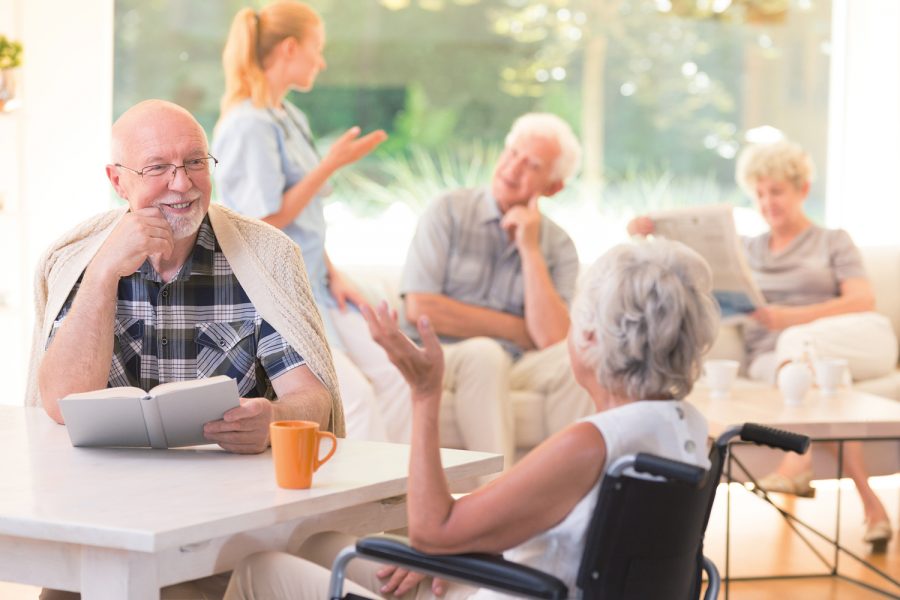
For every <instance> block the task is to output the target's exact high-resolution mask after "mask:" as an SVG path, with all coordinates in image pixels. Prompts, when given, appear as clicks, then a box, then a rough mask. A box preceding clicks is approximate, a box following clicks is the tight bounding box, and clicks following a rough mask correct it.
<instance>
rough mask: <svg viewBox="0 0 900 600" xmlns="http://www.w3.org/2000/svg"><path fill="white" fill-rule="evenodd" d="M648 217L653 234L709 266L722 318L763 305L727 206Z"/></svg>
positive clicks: (670, 211)
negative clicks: (684, 248) (685, 248)
mask: <svg viewBox="0 0 900 600" xmlns="http://www.w3.org/2000/svg"><path fill="white" fill-rule="evenodd" d="M648 216H649V217H650V218H651V219H652V220H653V227H654V235H659V236H660V237H665V238H668V239H671V240H676V241H679V242H681V243H683V244H685V245H686V246H688V247H690V248H692V249H693V250H694V251H696V252H697V253H698V254H699V255H700V256H702V257H703V258H704V259H705V260H706V262H707V263H709V267H710V269H711V270H712V274H713V289H714V290H715V296H716V299H717V300H719V304H720V307H721V308H722V316H723V318H727V317H730V316H732V315H735V314H746V313H748V312H752V311H753V310H754V309H755V308H756V307H759V306H762V305H763V304H765V303H766V301H765V298H764V297H763V295H762V292H760V291H759V288H758V287H757V285H756V282H755V281H754V280H753V274H752V272H751V271H750V267H749V266H748V265H747V259H746V257H745V256H744V249H743V246H742V244H741V240H740V238H739V237H738V235H737V231H736V230H735V227H734V216H733V214H732V207H731V206H728V205H716V206H699V207H692V208H682V209H675V210H669V211H659V212H656V213H650V214H649V215H648Z"/></svg>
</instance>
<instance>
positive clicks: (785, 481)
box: [628, 140, 897, 549]
mask: <svg viewBox="0 0 900 600" xmlns="http://www.w3.org/2000/svg"><path fill="white" fill-rule="evenodd" d="M812 177H813V165H812V160H811V159H810V157H809V154H807V153H806V152H805V151H804V150H803V149H802V148H800V146H798V145H797V144H794V143H791V142H789V141H787V140H783V141H780V142H776V143H773V144H765V145H757V146H750V147H748V148H747V149H745V150H744V152H743V153H742V154H741V156H740V157H739V158H738V162H737V182H738V184H739V185H740V186H741V188H742V189H743V190H744V191H745V192H746V193H747V194H748V195H750V196H751V197H753V198H754V199H755V200H756V205H757V208H758V209H759V212H760V213H761V214H762V217H763V219H765V221H766V223H767V224H768V226H769V231H767V232H766V233H763V234H762V235H759V236H756V237H749V238H744V239H743V243H744V250H745V253H746V258H747V261H748V263H749V265H750V268H751V270H752V272H753V277H754V279H755V280H756V283H757V285H758V286H759V288H760V290H761V291H762V293H763V296H764V297H765V299H766V302H767V304H765V305H764V306H761V307H759V308H757V309H756V310H755V311H754V312H753V313H751V314H750V320H749V323H748V324H747V325H746V326H745V327H744V328H743V335H744V345H745V350H746V356H747V363H746V364H745V368H746V374H747V375H748V376H749V377H750V378H751V379H756V380H762V381H768V382H772V383H774V382H775V378H776V374H777V371H778V369H779V368H780V367H781V366H783V365H784V364H786V363H787V362H789V361H791V360H797V359H805V360H811V359H812V357H813V356H812V355H817V356H819V357H825V356H828V357H835V358H844V359H846V360H847V363H848V366H849V371H850V375H851V376H852V377H853V379H857V380H859V379H869V378H872V377H878V376H881V375H884V374H886V373H889V372H890V371H891V370H892V369H893V368H894V367H895V365H896V364H897V339H896V337H895V335H894V332H893V329H892V328H891V324H890V321H889V320H888V319H887V318H886V317H884V316H883V315H879V314H878V313H875V312H874V309H875V297H874V294H873V292H872V286H871V284H870V283H869V280H868V278H867V277H866V273H865V269H864V267H863V263H862V258H861V256H860V253H859V250H858V249H857V248H856V246H855V245H854V243H853V241H852V240H851V239H850V236H849V235H848V234H847V232H845V231H843V230H841V229H825V228H823V227H820V226H818V225H816V224H814V223H813V222H812V221H811V220H810V218H809V217H808V216H807V215H806V213H805V212H804V210H803V206H804V202H805V200H806V198H807V196H808V195H809V189H810V183H811V181H812ZM653 231H654V226H653V220H652V219H651V218H650V217H647V216H643V217H637V218H635V219H633V220H632V221H631V222H630V223H629V224H628V232H629V233H630V234H631V235H649V234H651V233H653ZM810 461H811V454H810V453H807V454H805V455H803V456H799V455H789V456H788V457H787V458H786V459H785V460H784V461H783V462H782V463H781V465H780V466H779V467H778V469H777V470H776V471H775V472H774V473H772V474H770V475H768V476H766V477H764V478H763V479H762V480H760V485H762V486H763V487H764V488H765V489H767V490H769V491H775V492H783V493H788V494H796V495H800V496H812V495H813V493H814V490H813V489H812V487H810V480H811V478H812V470H811V463H810ZM844 468H845V469H846V471H847V473H848V474H850V476H851V477H852V478H853V481H854V483H855V484H856V488H857V490H858V491H859V494H860V497H861V499H862V503H863V508H864V510H865V515H866V531H865V535H864V539H865V541H867V542H870V543H872V544H873V546H874V547H875V548H877V549H883V548H884V546H885V545H886V543H887V541H888V540H890V538H891V535H892V532H891V526H890V522H889V520H888V516H887V513H886V512H885V509H884V506H883V505H882V504H881V502H880V501H879V499H878V497H877V496H876V495H875V493H874V492H873V491H872V488H871V487H870V486H869V483H868V474H867V472H866V470H865V465H864V462H863V454H862V444H861V443H859V442H857V443H848V444H846V445H845V450H844Z"/></svg>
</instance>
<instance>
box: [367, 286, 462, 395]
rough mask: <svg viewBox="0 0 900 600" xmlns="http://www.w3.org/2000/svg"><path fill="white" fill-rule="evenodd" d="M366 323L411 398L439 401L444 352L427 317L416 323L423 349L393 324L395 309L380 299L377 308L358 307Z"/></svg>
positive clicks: (441, 387) (395, 317)
mask: <svg viewBox="0 0 900 600" xmlns="http://www.w3.org/2000/svg"><path fill="white" fill-rule="evenodd" d="M359 308H360V311H361V312H362V315H363V317H365V319H366V322H367V323H368V324H369V331H370V332H371V333H372V339H374V340H375V341H376V342H377V343H378V344H379V345H380V346H381V347H382V348H384V351H385V352H387V355H388V358H389V359H390V360H391V362H392V363H394V366H396V367H397V369H399V370H400V373H401V374H402V375H403V378H404V379H406V382H407V383H408V384H409V387H410V388H411V389H412V395H413V399H414V400H415V399H416V398H417V397H419V398H421V397H423V396H431V397H437V399H438V400H440V397H441V392H442V390H443V386H442V384H443V380H444V353H443V351H442V350H441V343H440V341H438V337H437V334H436V333H435V332H434V329H433V328H432V326H431V322H430V321H429V320H428V317H424V316H423V317H422V318H420V319H419V322H418V323H417V326H418V330H419V335H420V336H421V337H422V344H423V346H424V347H423V348H419V347H418V346H417V345H416V344H414V343H413V342H412V340H410V339H409V338H408V337H406V336H405V335H404V334H403V332H402V331H400V328H399V327H398V325H397V311H394V310H391V309H389V308H388V305H387V302H382V303H381V304H379V305H378V307H377V308H375V309H373V308H372V307H370V306H368V305H366V304H363V305H362V306H360V307H359Z"/></svg>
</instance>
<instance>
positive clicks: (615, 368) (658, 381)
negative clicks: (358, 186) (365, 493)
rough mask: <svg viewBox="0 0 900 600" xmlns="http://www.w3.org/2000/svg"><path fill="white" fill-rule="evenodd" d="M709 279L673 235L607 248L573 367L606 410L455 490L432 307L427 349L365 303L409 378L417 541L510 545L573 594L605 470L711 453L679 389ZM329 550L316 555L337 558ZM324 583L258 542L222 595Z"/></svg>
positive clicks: (576, 316) (575, 324)
mask: <svg viewBox="0 0 900 600" xmlns="http://www.w3.org/2000/svg"><path fill="white" fill-rule="evenodd" d="M711 283H712V282H711V275H710V271H709V268H708V267H707V265H706V264H705V263H704V261H703V260H702V259H701V258H700V257H699V256H698V255H697V254H695V253H694V252H693V251H691V250H690V249H688V248H687V247H685V246H683V245H680V244H678V243H677V242H670V241H665V240H656V241H653V242H641V243H637V244H631V245H622V246H618V247H616V248H613V249H612V250H610V251H609V252H607V253H606V254H605V255H604V256H603V257H601V258H600V259H599V260H598V261H597V262H596V263H595V264H594V265H593V266H592V267H591V268H590V270H589V272H588V273H587V275H586V278H585V280H584V281H583V285H582V289H581V291H580V293H579V295H578V297H577V298H576V300H575V302H574V305H573V308H572V314H571V317H572V324H571V331H570V334H569V352H570V355H571V359H572V361H571V362H572V369H573V371H574V374H575V377H576V378H577V380H578V382H579V384H580V385H581V386H583V387H584V388H585V389H586V390H587V391H588V393H589V394H590V395H591V397H592V399H593V401H594V404H595V405H596V408H597V412H596V413H595V414H593V415H591V416H589V417H586V418H584V419H581V420H580V421H578V422H576V423H574V424H572V425H571V426H569V427H568V428H566V429H565V430H563V431H561V432H559V433H557V434H556V435H554V436H553V437H551V438H549V439H548V440H546V441H545V442H544V443H543V444H541V445H540V446H538V447H537V448H535V449H534V450H533V451H532V452H531V453H529V454H528V455H527V456H525V457H524V458H523V459H522V460H521V461H520V462H519V463H517V464H516V465H515V466H514V467H513V468H512V469H511V470H509V471H508V472H507V473H504V474H503V475H502V476H501V477H499V478H498V479H496V480H494V481H492V482H491V483H490V484H488V485H486V486H484V487H482V488H480V489H478V490H476V491H474V492H472V493H471V494H468V495H466V496H463V497H461V498H458V499H454V497H453V496H451V494H450V492H449V490H448V487H447V482H446V479H445V478H444V475H443V471H442V468H441V459H440V453H439V432H438V410H439V403H440V399H441V381H442V370H443V360H442V355H441V347H440V344H439V342H438V339H437V337H436V335H435V333H434V331H433V330H432V328H431V326H430V324H429V321H428V319H427V318H423V319H421V320H420V321H419V323H417V326H418V329H419V332H420V333H421V336H422V340H423V346H424V348H418V347H417V346H415V345H414V344H413V343H412V342H410V341H409V339H408V338H406V337H405V336H404V335H403V334H402V333H401V332H400V331H399V330H398V328H397V322H396V315H393V314H390V312H389V310H388V308H387V307H386V306H385V305H382V306H380V307H378V308H377V309H375V310H372V309H364V310H363V313H364V315H365V317H366V319H367V320H368V322H369V326H370V328H371V330H372V334H373V336H374V338H375V340H376V341H378V343H379V344H381V345H382V346H383V347H384V348H385V350H386V351H387V353H388V355H389V357H390V359H391V361H392V362H393V363H394V364H395V365H397V367H398V368H399V369H400V371H401V372H402V373H403V375H404V377H405V378H406V380H407V381H408V383H409V385H410V388H411V390H412V402H413V435H412V451H411V453H410V465H409V490H408V517H409V538H410V543H411V545H412V546H413V547H414V548H416V549H419V550H423V551H426V552H431V553H435V554H452V553H464V552H480V553H493V554H499V553H503V554H504V556H505V557H506V558H508V559H510V560H514V561H517V562H519V563H524V564H526V565H530V566H532V567H535V568H537V569H540V570H542V571H546V572H549V573H552V574H553V575H555V576H556V577H557V578H559V579H560V580H561V581H562V582H563V583H564V584H565V585H566V586H567V587H568V589H569V591H570V595H571V596H572V597H574V596H575V579H576V575H577V571H578V566H579V563H580V560H581V556H582V553H583V551H584V545H585V537H586V534H587V528H588V525H589V523H590V521H591V516H592V513H593V510H594V506H595V505H596V504H597V498H598V490H599V488H600V483H601V480H602V479H603V477H604V474H605V473H606V471H607V469H608V468H609V466H610V465H611V464H612V463H613V462H615V461H616V459H618V458H619V457H622V456H624V455H629V454H635V453H641V452H644V453H652V454H655V455H658V456H661V457H664V458H669V459H673V460H677V461H681V462H684V463H689V464H693V465H698V466H700V467H703V468H706V467H707V466H708V465H709V462H708V459H707V425H706V421H705V420H704V418H703V416H702V415H701V414H700V413H699V412H698V411H697V410H696V409H695V408H694V407H692V406H691V405H690V404H688V403H687V402H685V401H684V398H685V397H686V396H687V394H688V393H689V392H690V391H691V389H692V386H693V384H694V381H695V379H696V378H697V377H698V375H699V372H700V363H701V359H702V356H703V354H704V353H705V351H706V350H707V349H708V348H709V346H710V345H711V344H712V342H713V340H714V338H715V335H716V331H717V325H718V308H717V305H716V302H715V300H714V299H713V296H712V294H711ZM326 561H330V559H325V558H323V559H321V562H322V563H324V564H328V565H330V562H326ZM347 574H348V577H349V581H347V582H346V587H345V589H346V590H348V591H350V592H352V593H354V594H358V595H360V596H365V597H375V598H377V597H379V595H382V596H385V595H398V596H399V595H404V594H409V595H410V597H422V598H428V597H434V596H435V595H442V596H444V597H448V598H471V597H476V598H489V597H498V595H497V594H496V592H492V591H488V590H484V589H481V590H479V589H477V588H474V587H468V586H466V585H463V584H459V583H452V582H445V581H443V580H440V579H435V580H433V581H430V580H426V579H424V576H421V575H417V574H414V573H408V572H406V571H403V570H399V569H397V570H394V568H392V567H388V568H385V567H384V566H383V565H381V566H379V565H376V564H374V563H371V562H368V561H361V560H357V561H355V563H354V565H351V566H350V567H348V571H347ZM379 576H381V577H382V579H380V578H379ZM698 577H699V575H698ZM328 582H329V571H328V569H326V568H325V567H324V566H320V565H317V564H315V563H313V562H309V561H307V560H304V559H302V558H299V557H295V556H291V555H288V554H281V553H263V554H258V555H255V556H252V557H250V558H249V559H247V560H245V561H244V562H242V563H241V564H240V565H238V567H237V568H236V569H235V572H234V575H233V577H232V580H231V583H230V585H229V588H228V592H227V594H226V598H232V599H234V598H258V599H266V600H273V599H276V598H326V597H328Z"/></svg>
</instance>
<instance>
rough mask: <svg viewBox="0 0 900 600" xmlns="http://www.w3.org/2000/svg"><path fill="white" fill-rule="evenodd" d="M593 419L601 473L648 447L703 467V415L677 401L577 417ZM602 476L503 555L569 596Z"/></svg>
mask: <svg viewBox="0 0 900 600" xmlns="http://www.w3.org/2000/svg"><path fill="white" fill-rule="evenodd" d="M581 421H586V422H589V423H593V424H594V426H595V427H596V428H597V429H598V430H599V431H600V434H601V435H602V436H603V440H604V442H605V443H606V452H607V457H606V464H605V465H604V467H603V472H604V474H605V473H606V469H607V468H609V465H611V464H612V463H613V462H615V461H616V460H617V459H618V458H619V457H621V456H625V455H628V454H637V453H638V452H648V453H651V454H656V455H659V456H663V457H665V458H670V459H673V460H679V461H682V462H686V463H691V464H695V465H699V466H701V467H703V468H709V459H708V458H707V449H706V440H707V433H708V429H707V425H706V419H704V418H703V415H701V414H700V412H699V411H698V410H697V409H696V408H694V407H693V406H691V405H690V404H688V403H686V402H683V401H680V400H662V401H661V400H652V401H639V402H632V403H630V404H626V405H625V406H620V407H617V408H613V409H610V410H607V411H603V412H600V413H596V414H594V415H591V416H589V417H585V418H584V419H581ZM602 482H603V476H602V475H601V477H600V479H599V480H598V481H597V484H596V485H595V486H594V487H593V488H592V489H591V491H590V492H588V493H587V494H586V495H585V496H584V498H582V499H581V500H580V501H579V502H578V504H576V505H575V508H573V509H572V511H571V512H570V513H569V514H568V515H566V517H565V518H564V519H563V520H562V521H561V522H560V523H559V524H557V525H556V526H554V527H552V528H550V529H548V530H547V531H545V532H543V533H541V534H538V535H536V536H534V537H533V538H531V539H530V540H528V541H526V542H524V543H522V544H520V545H518V546H516V547H515V548H511V549H510V550H507V551H506V552H504V553H503V556H504V557H505V558H506V559H507V560H511V561H514V562H517V563H522V564H525V565H528V566H531V567H534V568H536V569H539V570H541V571H546V572H547V573H551V574H553V575H555V576H556V577H558V578H559V579H561V580H562V581H563V582H564V583H565V584H566V585H567V586H568V587H569V597H570V598H574V597H575V578H576V577H577V575H578V567H579V565H580V563H581V555H582V553H583V551H584V542H585V535H586V534H587V528H588V525H589V524H590V521H591V517H592V516H593V513H594V507H595V505H596V504H597V495H598V492H599V490H600V485H601V483H602ZM471 597H472V598H478V599H479V600H482V599H488V598H490V599H499V598H512V596H507V595H505V594H500V593H498V592H494V591H491V590H478V591H477V592H476V593H475V594H474V595H473V596H471Z"/></svg>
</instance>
